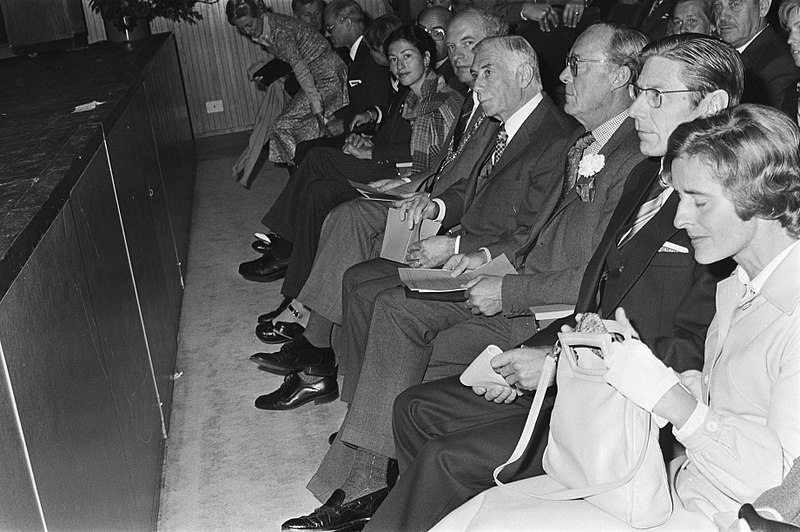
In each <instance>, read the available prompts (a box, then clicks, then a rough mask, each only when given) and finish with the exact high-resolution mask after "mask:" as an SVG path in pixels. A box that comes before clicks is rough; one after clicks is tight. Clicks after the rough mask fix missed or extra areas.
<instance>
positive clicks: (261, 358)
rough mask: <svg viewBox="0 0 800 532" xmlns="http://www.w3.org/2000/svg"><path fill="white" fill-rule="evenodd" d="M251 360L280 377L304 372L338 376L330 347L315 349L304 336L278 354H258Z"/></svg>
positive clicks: (284, 345) (284, 346)
mask: <svg viewBox="0 0 800 532" xmlns="http://www.w3.org/2000/svg"><path fill="white" fill-rule="evenodd" d="M250 360H252V361H253V362H255V363H256V364H258V366H259V367H260V368H261V369H264V370H266V371H269V372H271V373H277V374H278V375H286V374H288V373H291V372H293V371H300V370H303V371H305V372H306V373H308V374H309V375H320V376H330V375H336V357H335V356H334V354H333V349H331V348H330V347H314V346H313V345H311V343H310V342H309V341H308V340H306V337H305V336H303V335H302V334H301V335H300V336H298V337H296V338H294V339H292V340H289V341H288V342H286V343H285V344H283V345H282V346H281V350H280V351H278V352H277V353H256V354H255V355H253V356H251V357H250Z"/></svg>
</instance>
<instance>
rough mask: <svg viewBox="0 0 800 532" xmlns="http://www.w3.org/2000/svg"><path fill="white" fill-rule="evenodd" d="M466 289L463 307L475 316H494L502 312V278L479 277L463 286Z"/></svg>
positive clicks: (494, 276)
mask: <svg viewBox="0 0 800 532" xmlns="http://www.w3.org/2000/svg"><path fill="white" fill-rule="evenodd" d="M464 288H466V289H467V302H466V303H465V306H466V307H467V308H468V309H470V310H471V311H472V313H473V314H475V315H476V316H477V315H478V314H483V315H484V316H494V315H495V314H499V313H500V312H501V311H502V310H503V278H502V277H498V276H496V275H479V276H477V277H476V278H475V279H472V280H471V281H469V282H467V283H466V284H465V285H464Z"/></svg>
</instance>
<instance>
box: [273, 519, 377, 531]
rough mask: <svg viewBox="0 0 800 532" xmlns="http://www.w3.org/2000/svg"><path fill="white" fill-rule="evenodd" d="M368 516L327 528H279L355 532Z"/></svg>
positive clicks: (285, 529)
mask: <svg viewBox="0 0 800 532" xmlns="http://www.w3.org/2000/svg"><path fill="white" fill-rule="evenodd" d="M369 520H370V518H369V517H365V518H363V519H358V520H357V521H351V522H350V523H347V524H345V525H342V526H334V527H327V528H281V531H282V532H356V531H358V530H362V529H363V528H364V527H365V526H366V525H367V523H368V522H369Z"/></svg>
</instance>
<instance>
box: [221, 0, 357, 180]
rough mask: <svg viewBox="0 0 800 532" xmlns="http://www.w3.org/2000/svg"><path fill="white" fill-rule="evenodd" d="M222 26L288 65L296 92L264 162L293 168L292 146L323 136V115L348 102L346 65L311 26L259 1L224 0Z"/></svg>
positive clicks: (324, 130) (276, 126)
mask: <svg viewBox="0 0 800 532" xmlns="http://www.w3.org/2000/svg"><path fill="white" fill-rule="evenodd" d="M225 12H226V14H227V17H228V22H230V23H231V24H232V25H234V26H236V29H238V30H239V32H241V33H242V34H244V35H247V36H248V37H250V38H251V39H252V40H253V42H255V43H258V44H260V45H262V46H264V47H265V48H266V49H267V51H269V52H270V53H271V54H273V55H274V56H275V57H277V58H278V59H281V60H282V61H285V62H287V63H289V65H290V66H291V67H292V71H293V72H294V75H295V77H296V78H297V82H298V83H299V84H300V88H301V90H300V92H298V93H297V95H296V96H295V97H294V98H292V100H291V101H290V102H289V104H288V105H287V106H286V109H285V110H284V111H283V114H281V116H280V117H279V118H278V120H277V121H276V123H275V126H274V127H273V130H272V134H271V135H270V140H271V142H270V146H269V160H270V161H272V162H275V163H286V164H293V163H292V159H293V158H294V149H295V146H296V145H297V143H298V142H302V141H304V140H311V139H315V138H317V137H320V136H322V135H324V134H326V133H327V128H326V127H325V118H324V117H325V113H330V112H333V111H336V110H337V109H339V108H341V107H344V106H345V105H347V103H348V97H347V66H346V65H345V64H344V62H343V61H342V60H341V59H340V58H339V56H338V55H337V54H336V52H335V51H334V50H333V48H331V45H330V43H328V41H327V40H325V38H324V37H323V36H322V35H320V34H319V33H318V32H317V31H315V30H314V28H312V27H311V26H309V25H307V24H305V23H303V22H302V21H300V20H298V19H296V18H294V17H290V16H287V15H281V14H278V13H272V12H270V11H268V10H267V8H266V7H265V5H264V4H263V2H262V1H261V0H228V3H227V5H226V6H225Z"/></svg>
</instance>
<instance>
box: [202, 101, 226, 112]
mask: <svg viewBox="0 0 800 532" xmlns="http://www.w3.org/2000/svg"><path fill="white" fill-rule="evenodd" d="M224 110H225V108H224V107H223V106H222V100H211V101H208V102H206V114H209V115H210V114H211V113H221V112H222V111H224Z"/></svg>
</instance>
